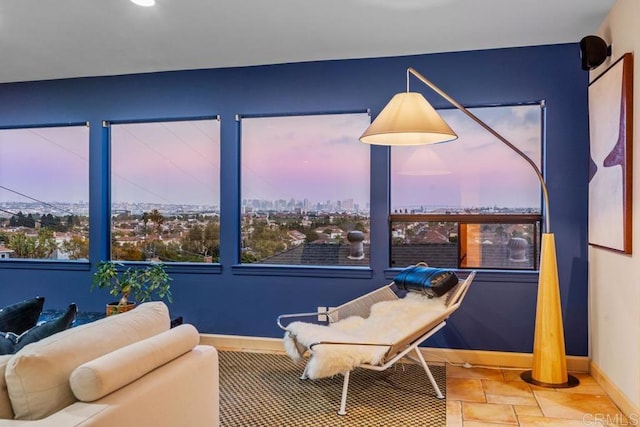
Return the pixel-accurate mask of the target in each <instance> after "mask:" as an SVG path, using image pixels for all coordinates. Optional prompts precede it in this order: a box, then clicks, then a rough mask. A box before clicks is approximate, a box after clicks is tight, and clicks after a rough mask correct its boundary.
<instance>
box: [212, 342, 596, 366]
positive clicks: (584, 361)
mask: <svg viewBox="0 0 640 427" xmlns="http://www.w3.org/2000/svg"><path fill="white" fill-rule="evenodd" d="M200 343H201V344H207V345H212V346H214V347H216V348H218V349H219V350H230V351H249V352H256V353H284V352H285V351H284V345H283V343H282V339H281V338H261V337H247V336H238V335H217V334H200ZM420 351H421V352H422V354H423V356H424V358H425V360H426V361H427V362H430V363H438V362H440V363H442V362H448V363H453V364H463V363H470V364H471V365H473V366H486V367H489V368H498V367H504V368H522V369H529V368H531V364H532V360H533V355H532V354H530V353H510V352H501V351H482V350H453V349H448V348H429V347H421V348H420ZM567 369H568V370H569V371H572V372H589V359H588V358H587V357H586V356H567Z"/></svg>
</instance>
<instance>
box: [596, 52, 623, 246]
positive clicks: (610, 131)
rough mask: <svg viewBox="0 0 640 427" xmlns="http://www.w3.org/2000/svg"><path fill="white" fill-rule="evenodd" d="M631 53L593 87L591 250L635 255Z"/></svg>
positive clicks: (599, 78) (602, 76)
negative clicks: (633, 232)
mask: <svg viewBox="0 0 640 427" xmlns="http://www.w3.org/2000/svg"><path fill="white" fill-rule="evenodd" d="M632 146H633V54H631V53H626V54H624V55H623V56H622V57H621V58H619V59H618V60H617V61H615V62H614V63H613V64H612V65H611V66H610V67H609V68H607V69H606V70H605V71H604V72H603V73H602V74H600V75H599V76H598V77H596V78H595V79H594V80H593V81H592V82H591V83H589V245H591V246H594V247H599V248H604V249H608V250H612V251H616V252H619V253H623V254H631V251H632V246H631V240H632V229H631V227H632V203H631V202H632V186H633V181H632V177H633V174H632V164H633V163H632V162H633V158H632Z"/></svg>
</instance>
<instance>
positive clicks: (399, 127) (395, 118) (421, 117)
mask: <svg viewBox="0 0 640 427" xmlns="http://www.w3.org/2000/svg"><path fill="white" fill-rule="evenodd" d="M456 138H458V135H456V133H455V132H454V131H453V130H451V128H450V127H449V125H448V124H447V123H446V122H445V121H444V120H443V119H442V117H440V115H439V114H438V113H437V112H436V110H435V109H434V108H433V107H432V106H431V104H429V102H427V100H426V99H425V98H424V96H422V94H420V93H417V92H402V93H399V94H397V95H395V96H394V97H393V98H391V101H389V103H388V104H387V106H386V107H384V109H383V110H382V111H381V112H380V114H378V117H376V119H375V120H374V121H373V123H371V125H370V126H369V127H368V128H367V130H366V131H365V132H364V133H363V134H362V136H361V137H360V141H362V142H364V143H367V144H374V145H420V144H437V143H439V142H446V141H452V140H454V139H456Z"/></svg>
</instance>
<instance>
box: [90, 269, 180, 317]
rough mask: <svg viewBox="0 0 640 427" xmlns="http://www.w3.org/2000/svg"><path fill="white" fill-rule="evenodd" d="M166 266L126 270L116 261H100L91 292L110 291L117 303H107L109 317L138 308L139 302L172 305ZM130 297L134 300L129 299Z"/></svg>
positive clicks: (169, 278) (169, 279)
mask: <svg viewBox="0 0 640 427" xmlns="http://www.w3.org/2000/svg"><path fill="white" fill-rule="evenodd" d="M171 280H173V279H172V278H171V277H169V275H168V274H167V272H166V271H165V268H164V264H162V263H152V264H149V265H147V266H145V267H133V266H132V267H127V268H125V266H124V264H122V263H119V262H114V261H101V262H100V263H99V264H98V268H97V270H96V272H95V273H94V274H93V284H92V285H91V289H92V290H93V288H99V289H108V290H109V293H110V294H111V295H113V296H114V297H120V300H119V301H117V302H112V303H109V304H107V316H109V315H111V314H116V313H122V312H125V311H129V310H131V309H133V308H135V306H136V304H137V303H143V302H145V301H149V300H163V299H166V300H167V301H168V302H173V296H172V295H171V289H170V288H171V285H170V283H169V282H170V281H171ZM129 298H131V300H129Z"/></svg>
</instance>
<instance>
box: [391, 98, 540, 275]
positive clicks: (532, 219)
mask: <svg viewBox="0 0 640 427" xmlns="http://www.w3.org/2000/svg"><path fill="white" fill-rule="evenodd" d="M520 106H538V107H539V108H540V166H539V169H540V173H541V175H542V176H543V177H544V165H545V156H546V120H547V118H546V102H545V101H544V100H538V101H530V102H514V103H500V104H478V105H469V106H465V108H467V109H469V110H473V109H479V108H494V107H496V108H500V107H506V108H508V107H520ZM443 110H453V111H458V112H460V113H461V114H463V112H462V111H460V110H457V109H455V108H454V107H443V108H436V111H443ZM478 130H479V131H481V132H488V131H486V130H482V128H481V127H480V125H479V124H478ZM454 131H455V129H454ZM494 138H495V136H494ZM506 139H507V140H509V138H506ZM496 141H498V142H500V141H499V140H498V139H497V138H496ZM453 143H455V142H453ZM505 149H508V150H511V151H513V150H512V149H511V148H510V147H507V146H505ZM389 162H390V164H389V193H388V196H389V200H391V197H392V191H393V190H392V188H391V176H392V167H391V150H389ZM528 170H529V172H530V173H532V174H535V171H534V170H533V169H531V168H528ZM538 186H539V191H540V195H539V199H540V204H539V208H540V213H539V214H518V213H512V214H464V213H456V214H415V213H412V214H408V213H407V214H401V213H392V211H393V208H392V206H391V203H389V215H388V225H389V226H388V228H387V233H388V235H387V239H388V242H389V243H388V245H389V253H388V265H389V268H388V269H387V271H398V270H401V269H402V268H405V267H407V266H402V267H396V266H393V265H392V259H393V257H392V251H393V235H392V228H393V224H394V223H397V222H455V223H458V229H460V225H461V224H533V225H534V230H536V233H535V235H534V241H533V243H532V244H533V255H534V257H533V258H534V259H533V267H532V268H522V269H519V268H495V267H479V266H478V267H476V266H473V267H466V266H461V265H460V263H461V261H462V256H461V254H462V250H463V249H462V248H463V245H462V242H458V243H457V244H456V245H457V246H458V261H457V264H458V265H457V267H456V268H455V269H456V270H482V271H496V272H504V273H521V272H524V273H526V272H537V271H538V270H539V262H540V259H539V258H540V251H541V246H540V245H541V240H542V238H541V236H542V233H543V232H544V230H543V227H542V224H543V221H544V219H545V215H544V213H545V207H544V195H543V193H542V186H541V184H540V183H538ZM458 235H459V236H460V233H458ZM538 236H539V237H540V238H536V237H538ZM434 267H437V266H434Z"/></svg>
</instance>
